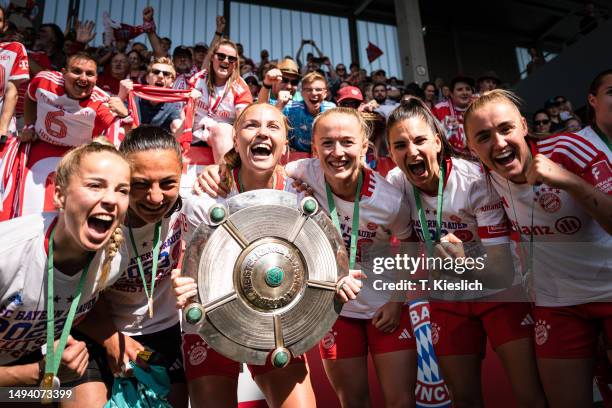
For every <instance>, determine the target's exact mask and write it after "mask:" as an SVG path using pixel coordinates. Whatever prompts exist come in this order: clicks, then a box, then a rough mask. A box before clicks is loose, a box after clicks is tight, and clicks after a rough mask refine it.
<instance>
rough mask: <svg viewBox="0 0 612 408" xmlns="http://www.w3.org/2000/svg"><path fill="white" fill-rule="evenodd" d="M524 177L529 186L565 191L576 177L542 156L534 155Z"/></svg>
mask: <svg viewBox="0 0 612 408" xmlns="http://www.w3.org/2000/svg"><path fill="white" fill-rule="evenodd" d="M526 177H527V183H529V184H531V185H539V184H546V185H549V186H551V187H555V188H559V189H562V190H565V189H567V187H568V186H569V185H570V184H571V183H572V179H573V178H574V177H576V176H575V175H574V174H573V173H570V172H569V171H567V170H565V169H564V168H562V167H561V166H559V165H558V164H557V163H555V162H553V161H552V160H550V159H549V158H548V157H546V156H544V155H543V154H536V155H535V157H534V158H533V160H532V161H531V164H530V165H529V167H528V168H527V174H526Z"/></svg>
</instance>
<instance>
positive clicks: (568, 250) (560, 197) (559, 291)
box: [491, 133, 612, 306]
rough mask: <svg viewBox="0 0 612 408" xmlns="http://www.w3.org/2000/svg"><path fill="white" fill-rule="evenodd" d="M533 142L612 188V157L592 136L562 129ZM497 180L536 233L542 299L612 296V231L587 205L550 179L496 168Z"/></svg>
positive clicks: (524, 228)
mask: <svg viewBox="0 0 612 408" xmlns="http://www.w3.org/2000/svg"><path fill="white" fill-rule="evenodd" d="M531 147H532V153H533V154H536V153H541V154H543V155H545V156H546V157H548V158H549V159H551V160H552V161H554V162H555V163H557V164H559V165H561V166H562V167H564V168H565V169H566V170H568V171H570V172H572V173H574V174H576V175H578V176H579V177H581V178H582V179H583V180H585V181H586V182H587V183H589V184H591V185H593V186H595V188H597V189H599V190H601V191H603V192H604V193H606V194H612V165H611V164H610V163H611V162H610V160H609V159H608V158H607V156H606V154H605V153H603V152H602V151H601V150H599V149H597V148H596V147H595V146H594V145H593V143H591V142H590V141H589V140H587V139H586V138H584V137H582V136H579V135H576V134H572V133H561V134H556V135H552V136H549V137H547V138H545V139H541V140H538V141H537V142H535V144H534V145H532V146H531ZM491 180H492V182H493V186H494V187H495V189H496V190H497V192H498V193H499V194H500V195H501V197H502V200H503V204H504V208H505V210H506V213H507V215H508V218H509V219H510V221H511V222H512V225H513V229H514V230H515V231H518V232H519V233H520V235H521V237H522V239H523V240H524V241H527V242H529V240H530V238H531V237H532V236H533V240H534V243H535V244H534V251H533V275H534V286H535V290H536V304H537V305H540V306H570V305H577V304H582V303H588V302H594V301H603V300H608V301H609V300H610V298H611V294H612V276H611V272H610V266H609V257H610V253H612V236H611V235H610V234H608V233H607V232H606V231H605V230H604V229H603V228H602V227H601V226H600V225H599V224H598V223H597V222H596V221H595V220H594V219H593V217H591V216H590V215H589V214H588V213H587V212H586V211H585V210H584V208H583V206H582V205H581V204H580V203H579V202H577V201H576V200H575V199H574V198H573V197H572V196H570V195H569V194H568V193H567V192H566V191H564V190H560V189H557V188H554V187H551V186H548V185H546V184H542V185H540V186H531V185H529V184H516V183H513V182H511V181H509V180H507V179H505V178H503V177H501V176H499V175H498V174H497V173H495V172H491ZM525 247H526V248H528V247H529V244H526V245H525ZM606 263H608V265H607V267H606V266H605V264H606Z"/></svg>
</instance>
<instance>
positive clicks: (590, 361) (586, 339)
mask: <svg viewBox="0 0 612 408" xmlns="http://www.w3.org/2000/svg"><path fill="white" fill-rule="evenodd" d="M465 130H466V134H467V140H468V145H469V147H470V149H471V151H472V152H473V153H474V154H476V155H477V156H478V158H479V159H480V160H481V161H482V163H483V164H484V167H485V171H486V175H487V178H488V180H490V182H491V185H492V187H493V188H494V189H495V190H496V191H497V193H498V194H499V195H500V196H501V197H502V199H503V201H504V203H505V205H504V209H505V211H506V214H507V216H508V218H509V219H510V220H511V222H512V225H513V226H514V229H515V231H516V233H517V234H518V235H519V236H521V238H522V239H523V240H524V241H527V244H526V245H524V246H523V247H522V252H523V256H524V258H525V260H526V263H527V267H528V272H529V273H530V274H531V275H532V277H533V278H532V281H533V285H532V290H533V292H534V294H535V308H534V318H535V352H536V357H537V365H538V369H539V372H540V377H541V379H542V385H543V387H544V391H545V393H546V397H547V398H548V401H549V403H550V405H551V406H554V407H582V406H590V405H592V403H593V383H592V379H593V366H594V357H595V355H596V344H597V342H598V338H599V332H600V331H602V329H603V332H604V333H605V336H604V337H605V339H606V341H607V351H608V359H609V360H612V358H611V357H612V353H611V352H610V347H611V345H610V339H611V338H612V296H611V294H612V285H611V282H612V274H611V272H610V268H609V259H610V250H611V249H612V235H611V233H612V223H611V221H610V220H612V213H611V211H612V197H611V193H612V190H611V188H612V187H611V186H612V170H611V169H612V165H611V163H610V158H609V152H604V151H602V150H600V149H599V148H598V147H597V146H595V145H594V144H593V143H592V142H591V141H590V140H589V139H588V138H585V137H583V136H580V135H576V134H564V133H560V134H556V135H552V136H549V137H546V138H542V139H537V140H531V139H530V138H529V137H526V136H527V123H526V121H525V118H524V117H522V116H521V113H520V111H519V109H518V99H517V97H516V96H515V95H514V94H512V93H510V92H508V91H503V90H493V91H489V92H485V93H484V94H483V95H482V96H480V98H478V99H477V100H476V101H474V102H473V103H472V105H471V106H470V107H469V108H468V109H467V110H466V112H465ZM606 265H607V266H606Z"/></svg>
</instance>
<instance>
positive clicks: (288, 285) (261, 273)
mask: <svg viewBox="0 0 612 408" xmlns="http://www.w3.org/2000/svg"><path fill="white" fill-rule="evenodd" d="M209 219H210V221H211V224H212V225H206V224H201V225H200V226H199V227H198V228H197V229H196V231H195V232H194V234H193V237H192V240H191V242H190V243H189V245H188V246H187V250H186V251H185V257H184V261H183V274H184V275H186V276H191V277H193V278H194V279H196V281H197V283H198V296H197V298H195V299H191V303H189V304H188V305H187V306H186V307H185V309H184V312H183V313H184V317H185V321H186V322H187V324H188V325H192V328H194V329H195V330H196V331H197V332H198V333H199V334H200V335H201V336H202V338H204V340H205V341H206V342H207V343H208V344H209V345H210V346H211V347H212V348H214V349H215V350H216V351H217V352H219V353H221V354H223V355H224V356H226V357H228V358H231V359H232V360H235V361H240V362H244V363H249V364H256V365H263V364H265V362H266V359H268V358H270V361H271V362H272V364H273V365H274V366H276V367H284V366H285V365H287V364H288V363H289V361H290V359H291V356H298V355H301V354H303V353H305V352H306V351H308V350H309V349H311V348H312V347H314V346H315V345H316V344H317V342H318V341H319V340H320V339H321V338H323V336H324V335H325V333H327V331H329V329H330V328H331V327H332V325H333V324H334V322H335V321H336V319H337V317H338V315H339V313H340V310H341V306H340V305H339V304H338V302H337V301H336V300H335V287H336V281H337V280H338V279H339V278H340V277H342V276H345V275H347V274H348V256H347V253H346V249H345V248H344V244H343V241H342V237H341V236H340V234H339V232H338V231H337V230H336V228H335V227H334V225H333V224H332V222H331V220H330V219H329V218H328V217H327V216H326V215H325V214H323V213H322V212H321V211H318V204H317V201H316V200H315V199H314V198H312V197H305V198H304V199H303V200H301V202H298V198H297V196H296V195H295V194H292V193H288V192H284V191H278V190H255V191H250V192H246V193H242V194H239V195H237V196H234V197H232V198H230V199H229V200H228V201H227V202H226V205H221V204H217V205H215V206H213V207H212V208H211V209H210V210H209Z"/></svg>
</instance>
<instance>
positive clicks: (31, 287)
mask: <svg viewBox="0 0 612 408" xmlns="http://www.w3.org/2000/svg"><path fill="white" fill-rule="evenodd" d="M56 217H57V213H42V214H40V213H39V214H32V215H28V216H25V217H19V218H14V219H12V220H10V221H5V222H2V223H0V259H1V260H2V261H1V263H0V365H5V364H7V363H10V362H12V361H15V360H17V359H19V358H20V357H23V356H25V355H26V354H29V353H31V352H33V351H36V350H37V349H40V347H41V346H42V345H43V344H45V343H46V342H47V337H46V336H47V313H46V310H47V253H48V241H49V235H50V234H51V228H52V227H53V226H54V225H55V222H56ZM104 257H105V254H104V251H98V252H97V253H96V255H95V257H94V259H93V260H92V262H91V265H90V267H89V271H88V273H87V278H86V280H85V283H84V285H83V291H82V292H81V300H80V302H79V306H78V308H77V312H76V315H75V319H74V323H73V327H74V326H76V324H77V322H78V321H79V320H80V319H82V318H83V317H84V316H85V314H86V313H87V312H88V311H89V310H91V309H92V308H93V306H94V304H95V302H96V300H97V298H98V295H99V293H100V291H101V290H102V289H104V288H105V287H108V286H109V285H111V284H112V283H113V282H114V281H115V280H116V279H117V278H118V277H119V274H118V272H119V269H120V266H119V264H120V262H121V255H120V254H117V255H116V256H115V257H114V258H113V260H112V263H111V270H110V274H109V276H108V277H107V279H106V281H105V282H104V283H103V284H101V282H99V276H100V271H101V267H102V265H103V262H104ZM81 274H82V271H81V272H79V273H76V274H74V275H72V276H69V275H65V274H63V273H62V272H61V271H59V270H57V269H55V270H54V282H55V284H54V295H55V296H54V300H55V303H54V307H55V315H56V319H55V338H56V339H58V338H59V336H60V333H61V331H62V328H63V327H64V323H65V319H66V316H67V315H68V310H69V308H70V304H71V303H72V299H73V296H74V294H75V292H76V289H77V286H78V283H79V280H80V278H81Z"/></svg>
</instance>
